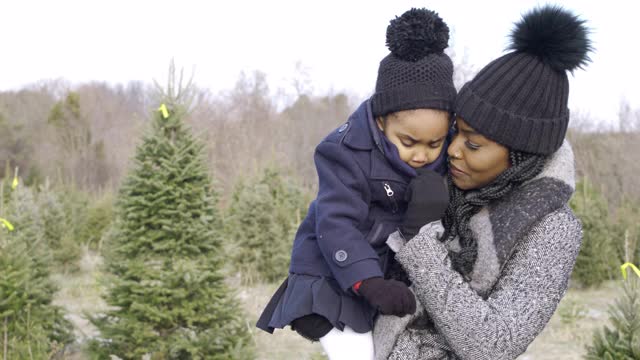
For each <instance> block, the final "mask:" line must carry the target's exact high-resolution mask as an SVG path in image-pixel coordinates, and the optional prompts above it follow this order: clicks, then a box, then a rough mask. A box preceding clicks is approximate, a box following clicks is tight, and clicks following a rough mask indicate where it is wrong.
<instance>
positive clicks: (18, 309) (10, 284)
mask: <svg viewBox="0 0 640 360" xmlns="http://www.w3.org/2000/svg"><path fill="white" fill-rule="evenodd" d="M2 207H3V206H2V205H0V208H2ZM0 213H2V214H3V215H2V216H3V217H7V218H9V219H10V221H11V223H12V224H13V226H14V230H13V231H12V232H7V231H6V230H5V229H0V322H1V323H2V324H1V333H2V335H1V337H0V339H2V340H1V342H2V352H3V356H4V357H3V358H5V359H29V358H32V359H48V358H49V357H50V356H51V355H52V353H54V352H56V351H57V350H59V349H60V348H61V347H63V346H64V345H65V344H67V343H69V342H71V341H72V340H73V339H72V336H71V324H70V323H69V322H68V321H67V320H65V319H64V317H63V314H62V311H61V309H60V308H59V307H57V306H53V305H52V304H51V302H52V300H53V295H54V293H55V291H56V288H55V286H54V284H53V283H52V281H51V280H50V279H49V272H50V267H49V257H48V254H49V249H48V247H47V244H46V242H45V241H44V233H43V230H42V229H43V226H42V218H41V216H40V215H41V214H40V213H39V211H38V207H37V205H36V202H35V199H34V195H33V193H32V192H31V190H30V189H29V188H26V187H23V186H19V187H18V188H16V189H15V190H14V191H12V193H11V198H10V201H9V202H8V208H7V210H6V212H4V211H0ZM5 213H6V215H5Z"/></svg>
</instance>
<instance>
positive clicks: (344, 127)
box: [338, 122, 349, 133]
mask: <svg viewBox="0 0 640 360" xmlns="http://www.w3.org/2000/svg"><path fill="white" fill-rule="evenodd" d="M348 127H349V123H348V122H347V123H344V124H342V126H340V128H339V129H338V132H339V133H341V132H343V131H345V130H347V128H348Z"/></svg>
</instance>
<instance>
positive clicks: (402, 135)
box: [398, 134, 445, 144]
mask: <svg viewBox="0 0 640 360" xmlns="http://www.w3.org/2000/svg"><path fill="white" fill-rule="evenodd" d="M398 137H404V138H406V139H407V140H410V141H412V142H415V143H417V142H420V141H419V140H416V139H414V138H412V137H411V136H410V135H407V134H399V135H398ZM444 138H445V136H443V137H441V138H439V139H433V140H429V141H428V142H429V144H433V143H437V142H439V141H442V140H444Z"/></svg>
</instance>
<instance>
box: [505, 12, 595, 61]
mask: <svg viewBox="0 0 640 360" xmlns="http://www.w3.org/2000/svg"><path fill="white" fill-rule="evenodd" d="M588 34H589V30H588V29H587V28H586V26H585V21H584V20H581V19H579V18H578V17H577V16H576V15H574V14H572V13H571V12H569V11H567V10H564V9H563V8H561V7H558V6H551V5H547V6H544V7H541V8H536V9H534V10H532V11H530V12H529V13H527V14H525V15H524V16H523V17H522V20H520V22H518V23H517V24H516V25H515V29H514V30H513V32H512V33H511V42H512V43H511V45H510V46H509V49H513V50H516V51H521V52H524V53H528V54H532V55H535V56H537V57H538V58H540V60H542V62H544V63H545V64H548V65H549V66H551V67H552V68H553V69H555V70H557V71H566V70H568V71H573V70H575V69H576V68H582V67H583V66H585V65H587V63H589V62H590V61H591V59H590V58H589V55H588V53H589V52H591V51H592V50H593V48H592V46H591V40H589V38H588Z"/></svg>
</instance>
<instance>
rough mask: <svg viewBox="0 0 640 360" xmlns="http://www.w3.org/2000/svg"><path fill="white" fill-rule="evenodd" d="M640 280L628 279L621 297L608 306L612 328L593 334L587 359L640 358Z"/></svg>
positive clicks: (628, 359)
mask: <svg viewBox="0 0 640 360" xmlns="http://www.w3.org/2000/svg"><path fill="white" fill-rule="evenodd" d="M639 283H640V281H638V280H637V279H629V280H628V281H626V282H625V284H624V287H623V290H624V291H623V293H622V297H621V298H620V299H618V300H616V302H615V305H614V306H612V307H611V308H610V309H609V321H610V323H611V325H613V328H609V327H608V326H605V327H604V329H602V331H598V332H596V333H595V334H594V337H593V345H592V346H588V347H587V357H586V358H587V359H589V360H596V359H605V360H640V285H639Z"/></svg>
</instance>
